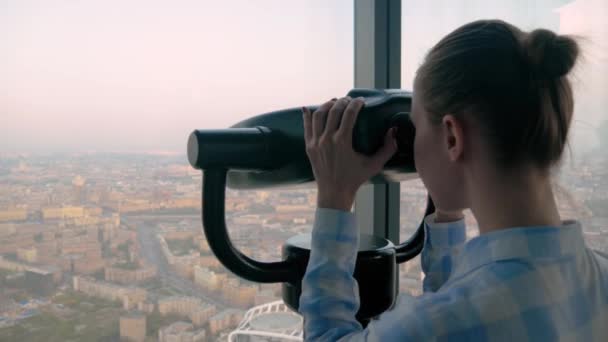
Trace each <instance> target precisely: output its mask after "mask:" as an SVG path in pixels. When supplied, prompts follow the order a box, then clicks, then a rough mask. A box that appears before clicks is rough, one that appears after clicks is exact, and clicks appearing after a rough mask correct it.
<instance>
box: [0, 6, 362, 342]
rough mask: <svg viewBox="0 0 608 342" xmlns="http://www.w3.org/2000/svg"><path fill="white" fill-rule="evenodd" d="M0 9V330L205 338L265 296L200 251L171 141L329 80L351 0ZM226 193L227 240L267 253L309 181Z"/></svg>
mask: <svg viewBox="0 0 608 342" xmlns="http://www.w3.org/2000/svg"><path fill="white" fill-rule="evenodd" d="M0 7H1V8H2V9H1V10H0V40H2V42H3V44H2V46H1V47H0V112H1V113H2V115H0V340H14V341H43V340H44V341H67V340H72V341H93V340H118V339H119V338H121V337H130V338H132V339H135V340H142V338H143V337H146V340H151V341H153V340H156V339H157V338H158V339H161V340H163V339H176V340H177V339H179V340H181V339H182V338H186V337H185V336H186V335H192V336H195V337H196V336H198V337H200V336H202V335H201V334H205V340H208V341H221V340H226V337H227V334H228V333H230V332H231V331H233V330H235V329H236V328H237V326H238V325H239V324H240V323H241V320H242V319H243V316H244V314H245V312H246V311H247V310H250V309H252V308H254V307H255V306H257V305H261V304H267V303H269V302H273V301H275V300H278V299H280V291H279V286H278V285H277V284H270V285H259V284H255V283H251V282H247V281H244V280H242V279H240V278H237V277H236V276H234V275H233V274H231V273H230V272H228V271H227V270H226V269H225V268H224V267H223V266H222V265H220V264H219V262H218V261H217V259H216V258H215V256H214V255H213V254H212V253H211V251H210V250H209V246H208V245H207V243H206V240H205V238H204V236H203V234H202V229H201V218H200V207H201V200H200V198H201V178H202V177H201V174H200V172H198V171H196V170H194V169H192V168H191V167H190V166H189V165H188V163H187V159H186V156H185V147H186V139H187V137H188V135H189V134H190V132H191V131H192V130H193V129H213V128H226V127H229V126H231V125H233V124H235V123H237V122H239V121H241V120H243V119H245V118H248V117H250V116H253V115H256V114H260V113H264V112H269V111H272V110H277V109H283V108H288V107H295V106H301V105H307V104H317V103H319V102H321V101H324V100H325V99H329V98H331V97H334V96H341V95H343V94H346V93H347V92H348V91H349V90H350V89H351V88H352V84H353V41H354V39H353V33H352V32H353V4H352V1H350V0H340V1H331V2H327V1H322V0H315V1H290V2H289V3H287V2H283V1H278V0H272V1H264V2H263V3H262V2H252V1H244V0H238V1H230V2H225V1H213V2H209V1H203V2H200V1H179V2H174V1H166V0H159V1H143V0H136V1H129V2H124V3H120V6H116V4H115V3H109V2H107V1H86V2H78V1H77V2H74V1H67V2H66V1H62V2H52V3H51V2H47V1H33V0H32V1H14V2H10V3H4V4H2V5H0ZM226 202H227V212H228V214H229V216H230V217H229V218H228V219H227V221H228V225H229V228H230V233H231V235H232V237H233V239H234V242H235V244H236V245H237V246H238V247H239V248H242V250H243V251H244V252H246V253H247V254H249V255H250V256H251V257H254V258H258V259H260V260H263V261H270V260H272V261H278V260H279V259H280V247H281V244H282V243H283V242H284V241H285V240H286V239H287V238H288V237H290V236H292V235H294V234H297V233H300V232H304V231H306V232H309V231H310V228H311V226H312V218H313V212H314V208H315V204H316V189H315V185H314V184H309V185H306V186H300V187H294V188H289V189H278V190H271V191H255V190H251V191H235V190H231V189H229V190H228V191H227V195H226ZM274 308H275V309H276V310H279V311H285V315H288V312H287V310H286V309H285V307H284V306H280V305H278V304H276V305H274ZM254 311H255V310H254ZM258 311H260V310H259V308H258ZM258 311H256V312H254V315H253V316H252V317H256V319H255V324H257V325H256V328H263V327H264V322H266V323H267V324H266V325H268V319H269V318H263V317H262V316H263V315H262V316H260V313H259V312H258ZM250 318H251V317H250ZM273 318H277V316H273ZM280 319H281V320H282V321H281V322H285V324H291V325H293V324H296V325H297V324H301V322H300V321H294V320H293V319H294V317H292V316H284V317H282V318H280ZM178 322H182V323H178ZM245 323H246V322H245ZM245 323H243V324H245ZM247 324H248V323H247ZM176 336H177V337H176ZM180 336H181V337H180ZM192 338H194V337H192Z"/></svg>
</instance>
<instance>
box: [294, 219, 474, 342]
mask: <svg viewBox="0 0 608 342" xmlns="http://www.w3.org/2000/svg"><path fill="white" fill-rule="evenodd" d="M427 219H428V217H427V218H425V228H424V229H425V233H426V234H427V235H426V236H425V246H424V248H423V252H425V253H426V256H427V259H426V260H427V263H426V265H427V271H425V272H426V273H427V275H429V274H431V277H433V276H435V278H436V280H435V281H431V280H429V281H428V284H429V285H428V286H429V287H430V286H431V285H433V286H441V283H442V281H445V280H443V277H446V279H447V276H446V274H447V275H449V271H450V270H451V267H450V268H449V270H448V269H447V268H446V267H443V268H441V267H439V268H438V269H437V270H435V269H436V268H437V267H438V266H436V265H437V264H438V263H439V264H441V263H442V262H444V261H443V260H444V259H445V257H447V256H448V255H449V252H446V251H448V250H450V248H451V247H450V246H455V245H457V244H458V243H462V242H464V236H465V235H464V222H463V221H462V222H461V221H456V222H451V223H435V222H434V217H433V221H432V222H428V223H427V221H426V220H427ZM458 232H460V233H458ZM358 245H359V234H358V231H357V227H356V222H355V215H354V213H351V212H348V211H343V210H337V209H329V208H317V209H316V212H315V221H314V225H313V230H312V240H311V252H310V259H309V261H308V265H307V268H306V273H305V275H304V278H303V279H302V294H301V296H300V302H299V311H300V313H301V314H302V316H303V317H304V340H305V341H344V342H346V341H350V342H355V341H359V342H363V341H393V340H399V341H419V340H424V339H427V338H431V337H432V336H433V335H432V334H433V329H431V328H429V321H430V320H431V316H429V315H428V314H427V313H426V312H427V309H428V308H429V306H430V305H429V304H430V303H428V302H426V300H429V299H432V298H427V299H422V298H414V297H410V296H403V295H400V296H399V297H398V298H397V303H396V305H395V306H394V308H393V309H392V310H389V311H387V312H385V313H383V314H382V315H381V316H380V317H379V318H378V319H375V320H372V321H371V322H370V323H369V325H368V326H367V328H366V329H363V327H362V325H361V324H360V323H359V322H358V321H357V320H356V318H355V314H356V313H357V311H358V310H359V306H360V300H359V287H358V284H357V281H356V280H355V278H354V277H353V272H354V269H355V263H356V258H357V250H358ZM448 258H449V257H448ZM429 270H430V271H429ZM432 295H433V296H434V294H432ZM421 299H422V301H421Z"/></svg>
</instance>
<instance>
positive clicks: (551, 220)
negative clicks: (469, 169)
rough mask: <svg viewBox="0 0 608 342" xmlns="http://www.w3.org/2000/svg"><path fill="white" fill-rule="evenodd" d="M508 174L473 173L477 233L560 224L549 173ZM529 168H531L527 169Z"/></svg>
mask: <svg viewBox="0 0 608 342" xmlns="http://www.w3.org/2000/svg"><path fill="white" fill-rule="evenodd" d="M524 170H525V169H524V168H522V169H519V170H518V171H516V172H511V173H510V174H508V175H507V174H500V173H495V172H487V173H485V176H482V177H479V174H478V175H477V176H476V180H475V182H469V184H475V185H474V186H475V187H476V188H474V189H470V190H471V192H470V194H473V197H472V198H471V200H472V203H471V211H472V212H473V214H474V215H475V218H476V219H477V223H478V224H479V234H484V233H488V232H492V231H496V230H500V229H505V228H512V227H524V226H560V225H561V224H562V222H561V219H560V216H559V212H558V210H557V205H556V202H555V198H554V196H553V190H552V188H551V182H550V178H549V176H547V175H545V174H543V173H542V172H540V171H539V172H537V171H533V169H530V168H528V169H527V170H526V171H524ZM531 170H532V171H531Z"/></svg>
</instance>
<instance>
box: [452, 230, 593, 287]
mask: <svg viewBox="0 0 608 342" xmlns="http://www.w3.org/2000/svg"><path fill="white" fill-rule="evenodd" d="M584 250H585V241H584V238H583V233H582V229H581V225H580V222H578V221H576V220H565V221H562V225H561V226H558V227H555V226H528V227H513V228H508V229H501V230H498V231H493V232H489V233H485V234H482V235H479V236H477V237H475V238H473V239H471V240H469V241H468V242H467V243H465V244H464V246H463V247H462V250H461V252H460V256H459V257H458V260H457V262H456V265H455V269H454V272H453V273H452V276H451V277H450V278H452V277H456V276H460V275H464V274H466V273H469V272H471V271H473V270H474V269H476V268H478V267H480V266H483V265H485V264H489V263H492V262H496V261H501V260H513V259H518V260H526V261H533V260H542V259H545V260H546V259H550V258H563V257H572V256H576V255H580V254H581V253H583V252H584Z"/></svg>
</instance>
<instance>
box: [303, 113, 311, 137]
mask: <svg viewBox="0 0 608 342" xmlns="http://www.w3.org/2000/svg"><path fill="white" fill-rule="evenodd" d="M311 119H312V113H311V112H310V109H308V108H307V107H302V123H303V125H304V139H305V141H306V142H308V141H310V138H311V137H312V130H311V127H310V126H311Z"/></svg>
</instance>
